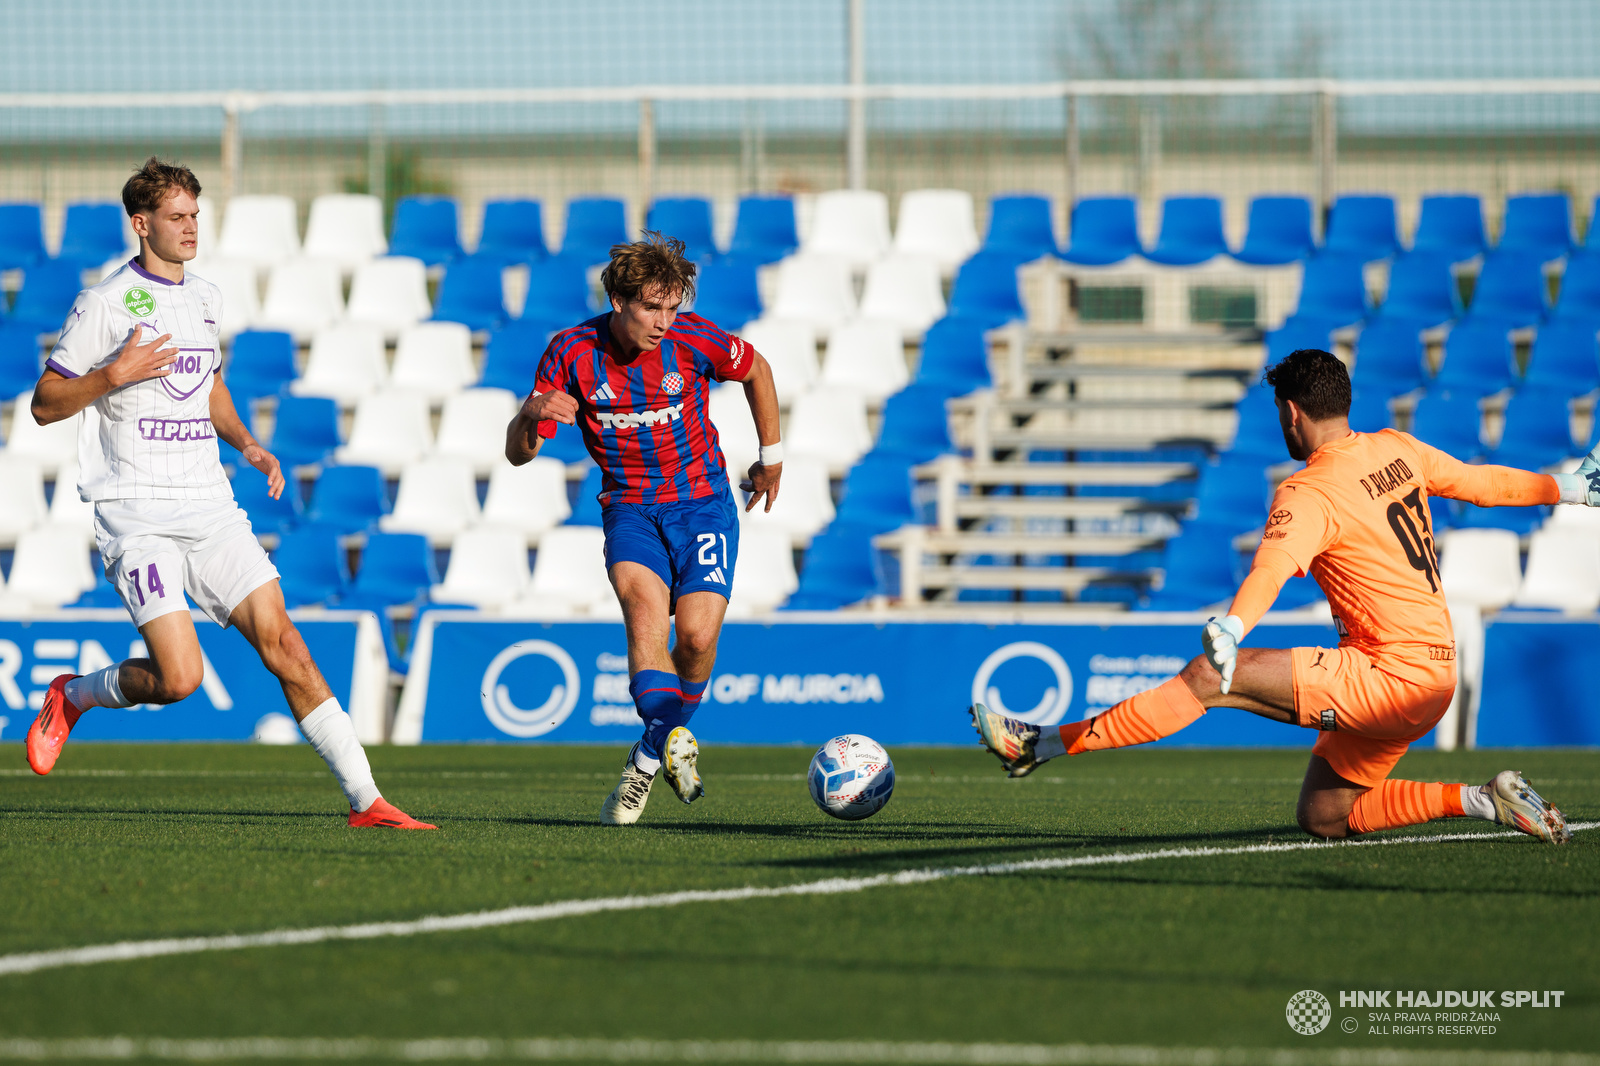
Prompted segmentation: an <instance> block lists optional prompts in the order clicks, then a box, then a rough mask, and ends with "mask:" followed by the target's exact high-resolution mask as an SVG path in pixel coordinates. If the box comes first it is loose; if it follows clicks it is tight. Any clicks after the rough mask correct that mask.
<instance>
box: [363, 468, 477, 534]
mask: <svg viewBox="0 0 1600 1066" xmlns="http://www.w3.org/2000/svg"><path fill="white" fill-rule="evenodd" d="M479 517H480V514H479V508H478V490H477V486H476V484H475V482H474V481H473V477H472V467H471V466H469V465H467V463H465V462H464V461H462V460H460V459H441V458H431V459H423V460H421V461H419V462H415V463H411V464H410V465H408V466H407V467H406V468H405V469H404V470H403V471H401V472H400V492H399V494H398V495H397V496H396V497H395V501H394V511H393V512H392V513H390V514H386V515H384V516H383V517H382V518H379V519H378V528H379V529H382V530H383V531H384V532H385V533H421V534H422V535H423V536H425V537H427V538H428V543H430V544H432V545H433V546H434V547H436V548H440V547H446V546H448V545H450V544H452V543H454V542H455V539H456V537H458V536H460V534H461V533H462V532H463V531H464V530H467V529H470V528H472V527H473V526H475V525H477V524H478V519H479Z"/></svg>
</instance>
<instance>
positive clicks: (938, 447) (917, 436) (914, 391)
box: [869, 382, 954, 463]
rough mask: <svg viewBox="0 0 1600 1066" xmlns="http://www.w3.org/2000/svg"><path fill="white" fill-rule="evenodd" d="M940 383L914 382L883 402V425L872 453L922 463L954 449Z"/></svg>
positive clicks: (943, 392) (946, 395)
mask: <svg viewBox="0 0 1600 1066" xmlns="http://www.w3.org/2000/svg"><path fill="white" fill-rule="evenodd" d="M948 395H949V393H948V392H947V391H946V390H945V389H944V388H942V387H940V386H939V385H937V384H932V385H930V384H920V383H917V382H913V383H912V384H910V385H907V386H906V387H905V388H903V389H901V390H900V391H899V392H897V393H895V394H894V395H893V396H891V397H889V399H888V401H887V402H885V403H884V405H883V425H882V426H881V427H880V429H879V430H878V443H877V446H876V447H875V448H873V450H872V452H871V453H869V458H870V456H871V455H881V456H894V457H896V458H897V459H898V460H899V461H901V462H906V463H923V462H927V461H928V460H930V459H934V458H937V457H938V456H940V455H943V454H945V453H946V452H950V451H953V450H954V446H953V445H952V444H951V442H950V426H949V421H948V419H947V418H946V417H945V405H944V402H945V399H946V398H947V397H948Z"/></svg>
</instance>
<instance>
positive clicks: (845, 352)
mask: <svg viewBox="0 0 1600 1066" xmlns="http://www.w3.org/2000/svg"><path fill="white" fill-rule="evenodd" d="M885 262H893V260H885ZM879 265H880V266H881V265H882V264H879ZM874 269H876V267H874ZM820 380H821V381H822V383H823V384H824V385H838V386H845V387H848V388H851V389H854V390H856V391H857V392H858V393H859V394H860V395H861V396H862V397H863V398H865V400H866V402H867V404H868V406H871V407H879V406H882V404H883V401H884V400H886V399H887V398H888V397H889V396H891V395H892V394H894V393H896V392H899V391H900V390H901V389H903V388H905V386H906V384H907V383H908V382H909V380H910V375H909V374H908V372H907V370H906V357H905V350H904V348H903V347H902V345H901V332H900V329H899V328H898V327H897V326H896V325H895V324H894V323H892V322H887V321H883V320H875V319H871V318H861V319H858V320H856V321H854V322H849V323H846V324H845V325H843V326H840V327H838V328H837V329H835V330H834V331H833V332H832V333H830V334H828V347H827V351H826V354H824V356H823V359H822V375H821V379H820Z"/></svg>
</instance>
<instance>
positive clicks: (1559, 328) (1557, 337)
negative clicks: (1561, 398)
mask: <svg viewBox="0 0 1600 1066" xmlns="http://www.w3.org/2000/svg"><path fill="white" fill-rule="evenodd" d="M1595 327H1596V323H1594V322H1592V321H1590V322H1582V321H1573V320H1571V319H1550V320H1548V321H1546V322H1545V323H1544V324H1543V325H1542V326H1540V327H1539V332H1538V334H1537V335H1535V337H1534V338H1533V349H1532V351H1531V352H1530V353H1529V358H1528V370H1527V373H1526V374H1525V375H1524V376H1523V379H1522V380H1523V384H1524V385H1537V386H1542V387H1546V388H1551V389H1556V390H1559V391H1561V392H1562V393H1564V394H1565V395H1567V396H1576V395H1578V394H1580V393H1586V392H1592V391H1594V390H1595V389H1600V350H1597V346H1596V343H1595V334H1596V328H1595Z"/></svg>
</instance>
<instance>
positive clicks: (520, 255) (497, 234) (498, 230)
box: [476, 200, 549, 264]
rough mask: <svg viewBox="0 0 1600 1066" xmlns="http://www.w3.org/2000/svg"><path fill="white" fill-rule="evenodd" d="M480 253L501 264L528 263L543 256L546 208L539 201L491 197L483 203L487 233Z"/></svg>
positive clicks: (480, 241) (479, 249) (482, 234)
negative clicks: (492, 198)
mask: <svg viewBox="0 0 1600 1066" xmlns="http://www.w3.org/2000/svg"><path fill="white" fill-rule="evenodd" d="M476 254H477V255H481V256H486V257H488V258H490V259H498V260H499V261H500V262H501V263H504V264H511V263H526V262H530V261H532V260H534V259H543V258H544V257H545V256H546V255H548V254H549V252H548V251H547V250H546V248H545V244H544V208H543V206H542V205H540V203H539V201H538V200H490V201H489V202H488V203H486V204H484V205H483V232H482V233H481V234H480V235H479V236H478V250H477V252H476Z"/></svg>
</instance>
